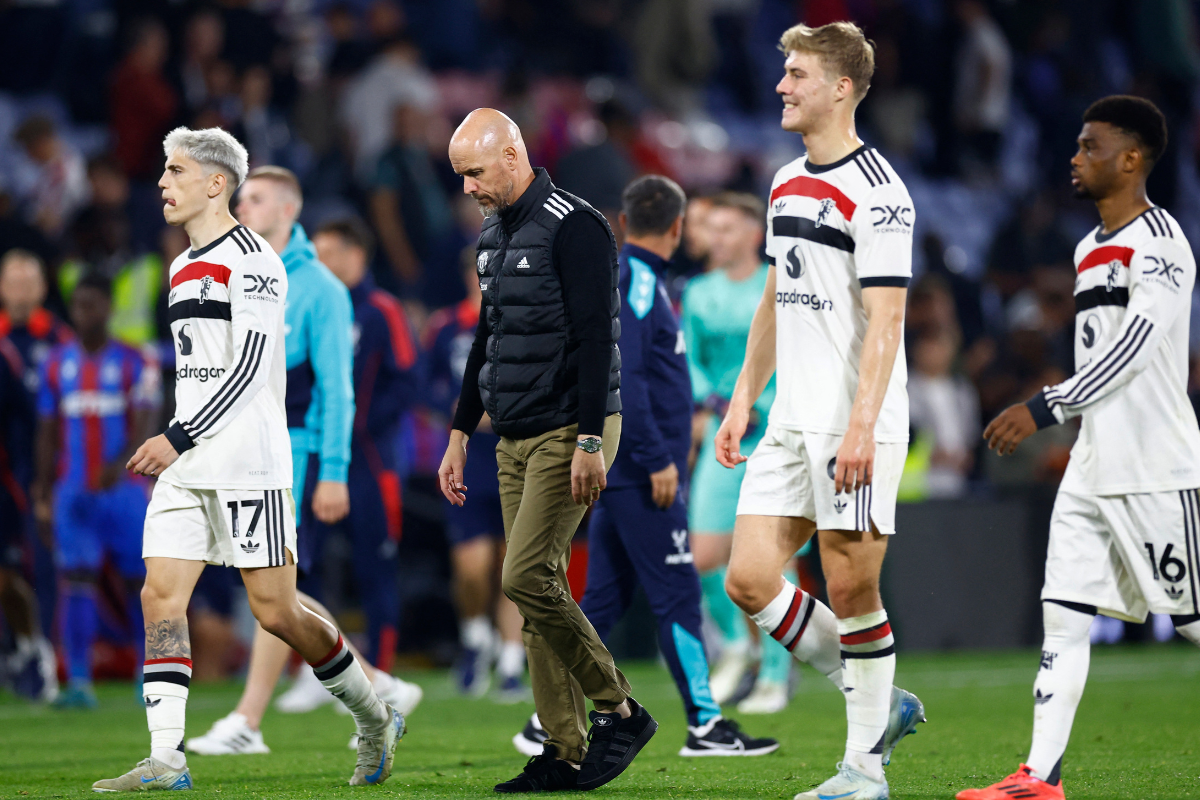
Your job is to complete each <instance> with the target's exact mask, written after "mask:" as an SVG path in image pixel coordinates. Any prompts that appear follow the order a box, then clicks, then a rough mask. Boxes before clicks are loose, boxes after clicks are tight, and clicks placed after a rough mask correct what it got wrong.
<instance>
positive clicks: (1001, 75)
mask: <svg viewBox="0 0 1200 800" xmlns="http://www.w3.org/2000/svg"><path fill="white" fill-rule="evenodd" d="M954 13H955V15H956V16H957V18H958V21H959V23H960V24H961V25H962V27H963V36H962V40H961V44H960V45H959V50H958V56H957V69H956V76H957V78H956V82H955V85H954V122H955V125H956V126H957V128H958V132H959V135H960V137H961V140H960V146H961V153H960V158H961V162H962V163H961V164H960V167H962V168H963V169H965V170H966V172H967V174H974V173H979V172H980V170H981V169H982V170H985V171H990V170H991V169H992V168H994V167H995V165H996V160H997V158H998V157H999V155H1000V135H1001V133H1002V132H1003V131H1004V127H1005V125H1007V124H1008V116H1009V103H1010V95H1011V92H1012V50H1011V48H1010V47H1009V44H1008V39H1006V38H1005V36H1004V31H1002V30H1001V29H1000V26H999V25H998V24H996V21H995V20H994V19H992V17H991V16H990V15H989V14H988V9H987V4H986V3H984V2H983V0H957V2H956V3H955V4H954Z"/></svg>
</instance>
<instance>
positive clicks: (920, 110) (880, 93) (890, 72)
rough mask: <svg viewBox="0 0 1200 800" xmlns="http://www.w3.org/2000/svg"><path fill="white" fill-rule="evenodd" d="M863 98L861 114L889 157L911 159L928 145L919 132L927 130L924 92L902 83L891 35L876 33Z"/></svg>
mask: <svg viewBox="0 0 1200 800" xmlns="http://www.w3.org/2000/svg"><path fill="white" fill-rule="evenodd" d="M865 100H866V102H864V103H863V105H864V109H863V110H864V111H865V112H866V113H865V114H864V116H865V118H866V120H867V121H868V122H869V123H870V125H871V128H872V129H873V130H874V131H875V132H876V133H877V134H878V135H879V147H880V149H882V150H884V151H885V152H886V153H887V154H888V157H889V158H891V159H893V160H895V159H897V158H899V159H904V160H911V159H913V158H914V157H916V156H917V155H918V151H919V150H920V149H922V147H926V148H928V147H929V144H928V143H927V142H922V135H923V134H927V133H929V132H930V129H929V127H928V125H926V124H925V110H926V100H925V96H924V95H922V94H921V92H920V91H919V90H918V89H917V88H916V87H915V86H911V85H907V84H905V83H903V81H902V76H901V72H900V47H899V46H898V45H897V44H896V40H895V39H893V38H891V37H880V38H879V40H878V41H877V42H876V44H875V75H874V76H873V77H872V78H871V93H870V94H869V95H868V96H867V97H866V98H865Z"/></svg>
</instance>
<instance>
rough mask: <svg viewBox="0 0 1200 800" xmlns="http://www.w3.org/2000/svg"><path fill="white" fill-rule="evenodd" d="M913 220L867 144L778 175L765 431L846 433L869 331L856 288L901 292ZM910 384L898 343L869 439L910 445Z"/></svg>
mask: <svg viewBox="0 0 1200 800" xmlns="http://www.w3.org/2000/svg"><path fill="white" fill-rule="evenodd" d="M914 220H915V216H914V213H913V202H912V198H911V197H909V196H908V190H907V189H906V188H905V187H904V183H903V182H902V181H901V180H900V177H899V176H898V175H897V174H896V173H895V172H894V171H893V170H892V168H891V166H890V165H889V164H888V163H887V161H885V160H884V158H883V157H882V156H881V155H879V154H878V153H877V152H876V151H875V150H873V149H871V148H869V147H867V146H866V145H863V146H862V147H860V148H858V149H857V150H855V151H854V152H853V153H851V154H850V155H848V156H846V157H845V158H843V159H841V160H840V161H836V162H834V163H832V164H822V165H815V164H809V163H808V158H807V156H802V157H800V158H798V159H796V160H795V161H793V162H792V163H790V164H788V165H787V166H786V167H784V168H783V169H781V170H779V172H777V173H776V174H775V181H774V183H772V185H771V202H770V206H769V208H768V210H767V258H768V260H769V261H770V263H771V264H773V265H774V266H775V343H776V344H775V349H776V352H775V364H776V366H775V371H776V380H777V390H776V395H775V404H774V406H772V408H771V420H770V421H771V424H772V425H776V426H778V427H781V428H786V429H789V430H798V431H812V432H814V433H827V434H834V435H839V436H840V435H843V434H845V432H846V428H847V427H848V426H849V424H850V409H851V407H852V406H853V405H854V395H855V393H856V392H857V391H858V363H859V356H860V354H861V353H862V342H863V335H864V334H865V333H866V331H867V315H866V311H865V310H864V309H863V302H862V290H863V289H864V288H869V287H872V286H900V287H907V286H908V283H909V281H910V280H911V278H912V240H913V222H914ZM907 382H908V370H907V367H906V365H905V355H904V344H903V342H901V344H900V350H899V352H898V353H897V354H896V363H895V366H893V367H892V375H891V379H890V381H889V383H888V388H887V394H886V395H885V396H884V400H883V406H882V408H881V409H880V412H879V419H878V420H877V421H876V424H875V440H876V441H878V442H907V441H908V393H907V390H906V384H907Z"/></svg>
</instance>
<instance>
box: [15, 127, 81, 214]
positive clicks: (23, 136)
mask: <svg viewBox="0 0 1200 800" xmlns="http://www.w3.org/2000/svg"><path fill="white" fill-rule="evenodd" d="M13 138H14V139H16V140H17V142H18V143H19V144H20V145H21V147H22V148H24V150H25V154H26V155H27V156H28V157H29V160H30V161H32V162H33V163H34V164H35V165H36V166H37V170H38V175H37V181H36V183H35V184H34V185H33V187H32V193H31V194H30V196H29V197H28V198H26V202H27V203H28V213H29V219H30V221H31V222H33V224H34V225H36V226H37V227H38V229H39V230H41V231H42V233H44V234H45V235H46V236H48V237H55V236H58V235H60V234H61V233H62V232H63V229H64V228H65V227H66V225H67V223H68V222H69V221H70V219H71V217H72V216H73V215H74V214H75V212H76V211H77V210H78V209H79V207H80V206H82V205H83V204H84V203H86V202H87V199H88V182H87V170H86V168H85V166H84V162H83V156H81V155H79V152H78V151H77V150H75V148H73V147H71V146H70V145H68V144H67V143H66V142H65V141H63V140H62V138H61V137H60V136H59V135H58V132H57V131H56V130H55V128H54V123H53V122H52V121H51V120H50V118H49V117H45V116H42V115H40V114H39V115H35V116H32V117H29V118H28V119H26V120H25V121H24V122H22V123H21V125H20V127H18V128H17V131H16V133H15V134H14V136H13Z"/></svg>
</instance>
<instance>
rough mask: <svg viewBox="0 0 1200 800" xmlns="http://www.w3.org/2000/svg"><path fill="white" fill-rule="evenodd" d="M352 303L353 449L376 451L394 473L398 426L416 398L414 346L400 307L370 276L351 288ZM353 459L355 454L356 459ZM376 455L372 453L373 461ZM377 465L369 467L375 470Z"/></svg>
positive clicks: (409, 326) (415, 350) (415, 349)
mask: <svg viewBox="0 0 1200 800" xmlns="http://www.w3.org/2000/svg"><path fill="white" fill-rule="evenodd" d="M350 299H351V301H352V302H353V303H354V331H355V340H354V396H355V397H356V398H357V402H358V410H357V412H356V414H355V417H354V447H355V449H356V451H357V450H358V448H361V447H364V446H366V447H368V448H370V449H372V450H376V451H378V453H379V456H378V458H379V466H382V468H383V469H387V470H391V469H393V468H394V467H393V463H394V460H395V457H394V452H393V451H394V447H393V445H392V442H393V441H394V439H395V437H396V428H397V425H398V424H399V422H400V418H401V417H402V416H403V415H404V412H405V411H407V410H408V409H409V406H411V405H412V404H413V402H414V401H415V400H416V399H417V393H418V389H419V372H418V364H417V347H416V343H415V340H414V338H413V333H412V327H411V325H410V323H409V321H408V315H407V314H406V313H405V311H404V306H402V305H401V304H400V301H399V300H397V299H396V298H395V297H393V296H392V295H390V294H388V293H387V292H385V291H383V290H382V289H380V288H379V287H377V286H376V285H375V281H374V280H373V279H372V278H371V276H370V275H367V276H366V277H365V278H363V280H362V282H361V283H359V284H358V285H357V286H355V287H354V288H353V289H351V290H350ZM356 457H357V456H356ZM375 458H376V456H375V455H374V454H372V455H371V460H372V461H374V460H375ZM374 469H375V465H372V470H373V471H374Z"/></svg>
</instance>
